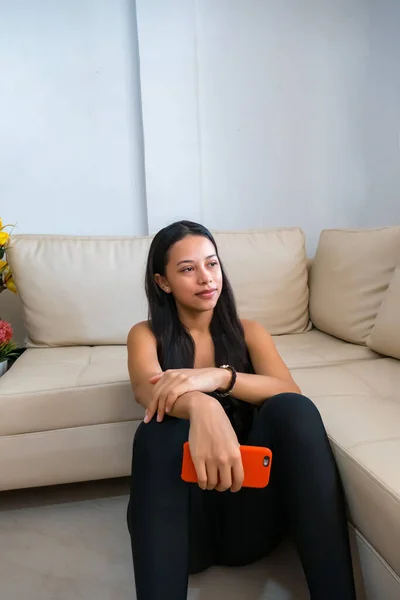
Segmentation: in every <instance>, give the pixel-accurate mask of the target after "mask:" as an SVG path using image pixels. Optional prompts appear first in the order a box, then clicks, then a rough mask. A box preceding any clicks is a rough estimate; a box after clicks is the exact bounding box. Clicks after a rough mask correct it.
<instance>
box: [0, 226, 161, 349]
mask: <svg viewBox="0 0 400 600" xmlns="http://www.w3.org/2000/svg"><path fill="white" fill-rule="evenodd" d="M150 241H151V240H150V238H148V237H136V238H129V237H126V238H124V237H120V238H101V237H75V236H52V235H49V236H43V235H42V236H41V235H21V236H12V238H11V245H10V249H9V251H8V258H9V261H10V264H11V266H12V269H13V272H14V276H15V281H16V285H17V288H18V291H19V294H20V297H21V301H22V305H23V310H24V320H25V327H26V331H27V335H28V341H27V345H28V346H32V347H35V346H42V347H45V346H69V345H103V344H104V345H113V344H125V343H126V338H127V335H128V331H129V329H130V328H131V326H132V325H133V324H134V323H136V322H138V321H141V320H143V319H145V318H146V316H147V301H146V296H145V292H144V272H145V265H146V259H147V254H148V251H149V246H150Z"/></svg>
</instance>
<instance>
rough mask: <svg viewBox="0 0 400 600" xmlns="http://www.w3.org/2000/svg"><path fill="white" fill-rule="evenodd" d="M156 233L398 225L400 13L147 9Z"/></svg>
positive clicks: (173, 5) (151, 3) (251, 1)
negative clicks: (188, 226)
mask: <svg viewBox="0 0 400 600" xmlns="http://www.w3.org/2000/svg"><path fill="white" fill-rule="evenodd" d="M137 9H138V32H139V53H140V64H141V81H142V103H143V122H144V141H145V162H146V188H147V206H148V219H149V227H150V231H152V232H154V231H156V230H157V229H159V228H160V227H161V226H163V225H165V224H166V223H168V222H169V221H171V220H172V219H175V218H182V217H185V216H187V217H189V218H197V219H200V220H201V221H204V222H205V224H206V225H208V226H209V227H211V228H218V229H230V228H232V229H243V228H248V227H270V226H272V227H273V226H291V225H301V226H302V227H303V228H304V230H305V231H306V234H307V238H308V241H309V251H310V253H312V252H313V251H314V249H315V246H316V243H317V239H318V235H319V232H320V230H321V229H322V228H325V227H336V226H342V227H353V226H354V227H363V226H377V225H381V224H392V223H397V224H399V223H400V198H399V196H400V194H399V192H400V155H399V124H400V70H399V69H398V60H399V59H398V57H399V56H400V36H399V34H398V32H399V28H400V18H399V16H400V3H399V2H398V0H383V1H380V0H352V2H348V0H319V2H315V1H314V0H302V1H298V0H281V1H280V2H266V1H262V0H246V2H243V0H193V1H192V2H188V1H187V0H167V1H166V0H137Z"/></svg>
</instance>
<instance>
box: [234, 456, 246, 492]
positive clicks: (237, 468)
mask: <svg viewBox="0 0 400 600" xmlns="http://www.w3.org/2000/svg"><path fill="white" fill-rule="evenodd" d="M243 480H244V470H243V463H242V457H241V456H238V458H236V459H235V460H234V462H233V464H232V487H231V492H238V491H239V490H240V489H241V488H242V485H243Z"/></svg>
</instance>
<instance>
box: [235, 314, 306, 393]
mask: <svg viewBox="0 0 400 600" xmlns="http://www.w3.org/2000/svg"><path fill="white" fill-rule="evenodd" d="M242 325H243V328H244V334H245V341H246V344H247V347H248V349H249V353H250V358H251V362H252V364H253V367H254V371H255V373H256V374H255V375H252V374H247V373H238V374H237V378H236V383H235V386H234V388H233V390H232V395H233V396H234V397H235V398H238V399H239V400H243V401H244V402H249V403H250V404H262V402H263V401H264V400H265V399H266V398H270V397H271V396H275V395H276V394H281V393H283V392H295V393H298V394H300V393H301V392H300V388H299V386H298V385H297V384H296V383H295V381H294V379H293V377H292V376H291V374H290V371H289V369H288V368H287V366H286V365H285V363H284V361H283V360H282V358H281V356H280V355H279V353H278V351H277V349H276V347H275V344H274V341H273V339H272V337H271V336H270V334H269V333H268V332H267V331H266V330H265V329H264V327H263V326H262V325H260V324H259V323H257V322H256V321H248V320H247V319H243V320H242ZM228 377H229V374H228ZM227 385H229V379H228V383H227Z"/></svg>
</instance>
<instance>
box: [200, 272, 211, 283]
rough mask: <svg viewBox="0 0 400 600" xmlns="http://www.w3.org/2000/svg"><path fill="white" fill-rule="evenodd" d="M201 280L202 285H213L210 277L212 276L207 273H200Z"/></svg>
mask: <svg viewBox="0 0 400 600" xmlns="http://www.w3.org/2000/svg"><path fill="white" fill-rule="evenodd" d="M199 280H200V283H211V281H212V278H211V277H210V274H209V273H207V271H202V272H201V273H200V277H199Z"/></svg>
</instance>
